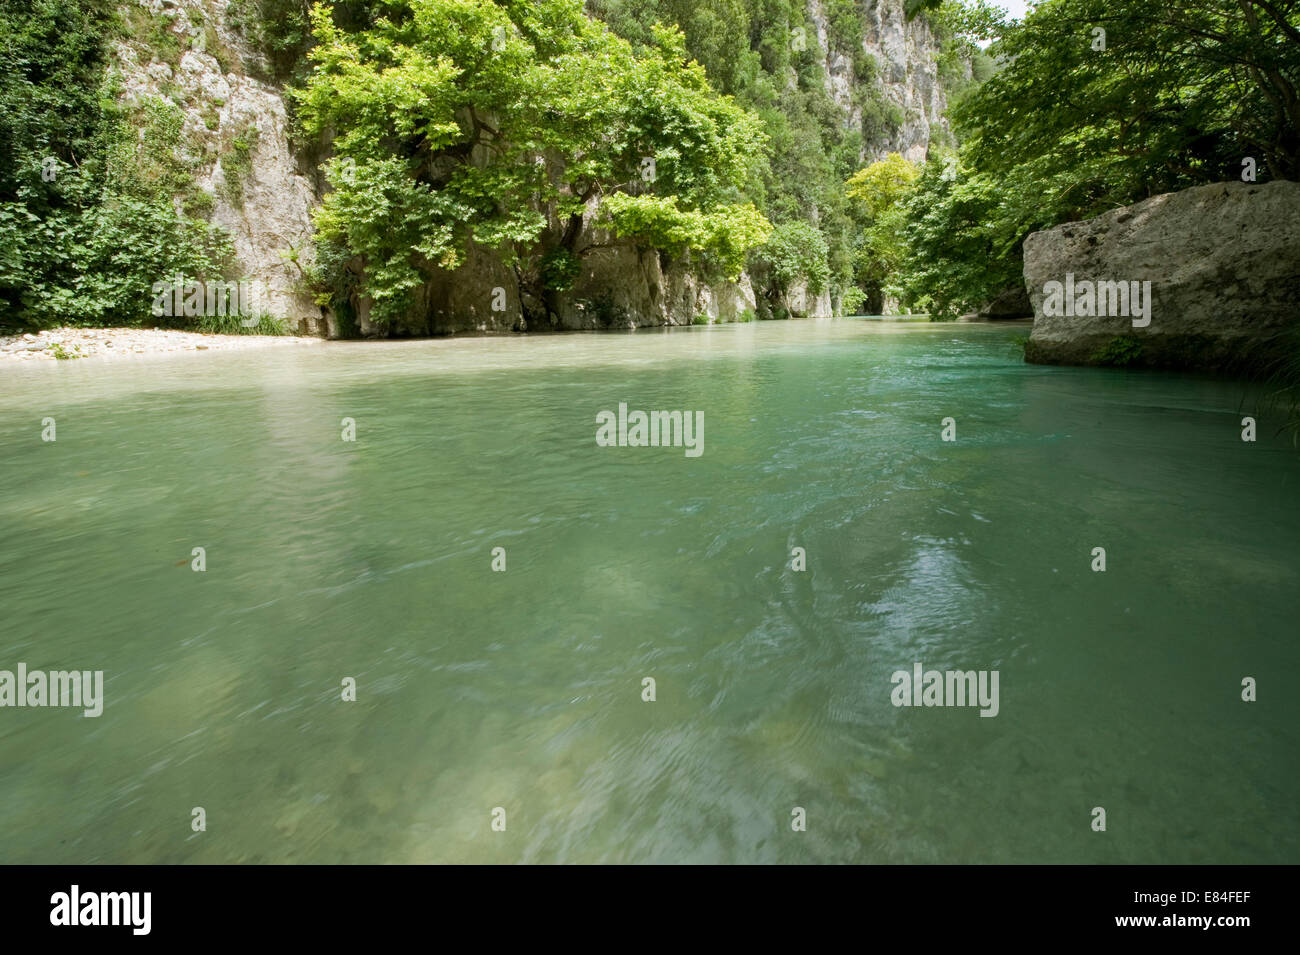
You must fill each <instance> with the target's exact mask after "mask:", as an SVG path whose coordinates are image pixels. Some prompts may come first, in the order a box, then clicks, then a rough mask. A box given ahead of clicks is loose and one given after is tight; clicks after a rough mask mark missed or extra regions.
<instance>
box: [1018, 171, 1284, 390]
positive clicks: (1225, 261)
mask: <svg viewBox="0 0 1300 955" xmlns="http://www.w3.org/2000/svg"><path fill="white" fill-rule="evenodd" d="M1024 253H1025V269H1024V276H1025V285H1026V288H1027V290H1028V292H1029V297H1030V300H1031V301H1032V303H1033V309H1034V327H1033V332H1032V334H1031V335H1030V338H1029V342H1028V344H1027V346H1026V349H1025V357H1026V358H1027V359H1028V360H1029V361H1033V362H1040V363H1047V364H1109V363H1122V364H1126V365H1133V366H1145V367H1156V368H1183V369H1198V370H1205V371H1219V372H1226V373H1233V374H1237V373H1257V372H1263V371H1267V370H1268V369H1269V368H1270V367H1271V366H1272V364H1273V362H1274V361H1276V360H1277V358H1278V357H1280V355H1281V354H1283V353H1284V351H1285V349H1287V348H1292V347H1294V342H1293V341H1291V340H1290V339H1291V336H1293V335H1294V334H1295V333H1296V330H1297V325H1298V322H1300V182H1286V181H1277V182H1270V183H1261V184H1248V183H1234V182H1230V183H1215V184H1212V185H1207V186H1197V187H1195V188H1192V189H1186V190H1183V191H1182V192H1173V193H1166V194H1164V195H1160V196H1155V197H1153V198H1151V199H1147V200H1144V201H1143V202H1139V203H1136V204H1134V205H1131V206H1124V207H1122V208H1119V209H1113V210H1111V211H1110V212H1107V213H1104V214H1103V215H1100V216H1097V217H1096V218H1094V219H1089V220H1087V221H1085V222H1067V223H1065V224H1063V225H1059V226H1056V227H1055V228H1052V229H1047V230H1045V231H1043V232H1035V233H1033V234H1032V235H1030V236H1029V238H1027V239H1026V240H1025V247H1024ZM1067 273H1070V274H1072V275H1073V282H1074V283H1075V286H1076V287H1079V283H1080V282H1082V281H1091V282H1097V281H1102V280H1107V281H1123V282H1128V283H1132V282H1138V283H1142V282H1150V283H1151V286H1150V288H1151V302H1150V324H1148V325H1146V326H1145V327H1135V326H1134V324H1133V321H1134V319H1133V318H1132V317H1131V316H1129V317H1125V316H1078V315H1073V316H1066V315H1047V314H1045V310H1044V302H1045V291H1044V286H1045V285H1046V283H1048V282H1052V281H1055V282H1062V283H1064V282H1065V281H1066V275H1067ZM1137 321H1138V322H1139V323H1141V322H1143V321H1145V319H1143V318H1138V319H1137Z"/></svg>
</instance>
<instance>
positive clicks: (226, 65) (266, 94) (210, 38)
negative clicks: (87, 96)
mask: <svg viewBox="0 0 1300 955" xmlns="http://www.w3.org/2000/svg"><path fill="white" fill-rule="evenodd" d="M136 2H137V4H138V6H139V7H141V8H142V10H143V12H145V13H146V14H147V15H148V16H149V17H151V18H153V19H156V20H157V22H158V25H159V27H160V28H162V29H164V30H166V31H168V32H170V33H172V34H174V35H175V36H176V38H177V39H178V40H179V41H180V46H181V50H182V52H181V55H180V59H179V62H178V63H175V64H169V63H165V62H161V61H160V60H158V59H157V53H156V52H155V51H151V50H149V49H148V47H147V45H146V44H144V43H141V42H132V41H131V40H126V41H119V42H118V43H117V44H116V46H115V51H114V52H115V57H114V59H115V66H116V68H117V70H118V71H119V73H120V75H121V78H122V94H121V95H122V99H123V102H124V103H125V104H126V105H127V106H128V107H130V108H134V109H142V108H143V106H144V103H145V102H146V101H147V100H148V99H150V98H152V99H156V100H162V101H165V102H169V103H172V104H173V105H175V106H176V107H177V108H179V109H180V111H181V114H182V117H183V126H182V130H181V142H180V146H179V147H178V149H177V158H178V159H179V160H180V161H181V162H183V163H185V164H186V165H187V166H189V167H190V168H191V169H192V171H193V175H194V182H195V188H196V189H199V190H202V191H203V192H206V193H207V194H208V195H209V196H211V199H212V203H211V209H212V211H211V216H210V219H211V221H212V222H213V223H214V224H216V225H219V226H221V227H223V228H224V229H226V230H227V232H228V233H229V234H230V238H231V242H232V244H233V246H234V249H235V256H236V260H237V262H236V273H237V275H238V276H246V277H248V278H250V279H252V280H253V285H254V290H255V292H256V293H257V298H258V310H259V311H266V312H267V313H269V314H271V315H273V316H274V317H276V318H278V319H280V320H282V321H283V322H284V324H285V325H286V327H287V330H288V331H290V332H294V333H302V334H311V335H315V334H324V333H326V332H328V331H329V330H330V329H329V328H328V327H327V325H328V322H327V319H326V317H325V316H324V314H323V312H322V309H321V308H320V306H318V305H316V304H315V303H314V302H313V301H312V298H311V296H309V295H308V294H306V293H305V292H304V291H303V290H302V289H301V284H300V283H301V279H302V278H303V270H304V269H306V268H307V267H309V265H310V264H311V262H312V256H313V245H312V231H313V227H312V221H311V210H312V208H313V207H314V206H315V204H316V202H317V197H316V194H315V191H314V189H313V188H312V185H311V183H310V181H309V180H308V179H307V177H306V176H304V175H303V174H302V172H301V171H300V170H299V168H298V162H297V159H296V157H295V156H294V153H293V150H292V148H291V146H290V142H289V122H288V116H287V114H286V111H285V104H284V97H283V94H282V92H281V90H280V89H279V88H278V87H276V86H274V85H271V84H268V83H265V82H262V81H261V80H258V79H255V78H254V77H252V76H249V75H247V74H246V73H245V72H244V70H243V65H244V64H245V63H247V62H252V61H255V60H256V59H257V55H256V54H255V53H254V52H253V51H252V50H251V49H250V48H249V47H248V44H247V43H246V42H245V40H244V38H243V37H242V36H241V35H240V34H239V33H238V32H237V31H235V30H232V29H230V28H229V27H228V26H227V24H226V17H225V12H226V6H227V5H226V3H225V0H136ZM236 140H240V141H242V142H245V143H247V144H249V148H248V150H247V163H246V166H245V165H243V164H240V165H236V164H235V163H234V162H232V161H231V160H230V158H229V157H231V156H232V153H233V151H234V143H235V141H236ZM232 170H236V171H234V172H232ZM235 175H238V177H239V182H238V183H232V182H230V178H231V177H232V176H235ZM176 202H177V205H178V207H179V206H181V205H182V204H183V202H184V197H181V196H178V197H176ZM293 258H296V259H297V261H296V262H294V261H292V259H293ZM160 278H162V277H161V276H160Z"/></svg>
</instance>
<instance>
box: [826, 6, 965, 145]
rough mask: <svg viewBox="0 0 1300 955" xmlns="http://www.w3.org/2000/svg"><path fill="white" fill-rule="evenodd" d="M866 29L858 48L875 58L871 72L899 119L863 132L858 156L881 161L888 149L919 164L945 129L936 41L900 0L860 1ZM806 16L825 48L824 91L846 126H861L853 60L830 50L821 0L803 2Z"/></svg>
mask: <svg viewBox="0 0 1300 955" xmlns="http://www.w3.org/2000/svg"><path fill="white" fill-rule="evenodd" d="M863 12H864V13H865V14H866V17H865V19H866V32H865V34H864V36H863V37H862V50H863V52H865V53H867V54H868V55H870V56H871V58H872V59H873V60H874V61H875V64H876V71H875V76H874V78H873V79H872V80H870V82H872V83H875V84H879V87H880V91H881V93H882V95H883V98H884V100H885V102H886V103H889V104H891V105H892V106H893V107H895V108H896V109H897V110H898V112H899V114H900V115H901V118H902V122H901V123H900V124H899V125H898V126H897V128H895V129H892V130H891V131H889V132H887V133H886V134H885V135H884V136H880V135H879V134H878V133H875V132H874V131H871V130H868V131H867V132H868V133H869V135H868V136H865V137H864V149H863V155H862V157H861V158H862V159H863V160H864V161H868V162H869V161H871V160H873V159H880V158H882V157H884V156H885V155H886V154H887V153H891V152H896V153H901V154H902V155H903V158H904V159H910V160H912V161H913V162H924V161H925V157H926V152H927V151H928V150H929V148H930V140H931V139H933V138H936V134H938V133H939V132H940V131H942V133H943V134H944V135H946V134H947V132H948V121H947V119H946V118H945V116H944V111H945V110H946V109H947V98H946V96H945V95H944V91H943V86H942V84H941V83H940V82H939V70H938V65H937V63H936V61H935V57H934V54H935V51H936V50H938V48H939V44H938V41H936V40H935V38H934V34H933V33H931V31H930V27H929V24H928V23H926V20H925V18H924V17H913V18H912V19H911V20H909V19H907V16H906V13H905V11H904V3H903V0H864V3H863ZM808 18H809V19H810V20H811V21H812V23H813V26H814V27H815V28H816V30H817V40H818V43H819V44H820V46H821V48H822V49H823V50H825V51H826V59H825V62H824V64H823V65H824V67H825V69H826V77H827V82H826V92H827V93H829V94H830V96H831V98H832V99H833V100H834V101H835V103H836V105H838V106H839V107H840V109H841V111H842V112H843V113H844V124H845V128H846V129H856V130H859V131H861V130H863V115H862V107H861V106H860V105H859V104H858V103H856V102H855V96H854V92H855V88H856V87H857V86H858V85H859V84H858V82H857V80H856V78H855V77H854V70H853V61H852V60H851V59H850V58H849V57H847V56H845V55H844V54H842V53H840V52H837V51H835V50H834V49H832V48H831V47H832V45H831V44H830V43H829V42H828V40H829V24H828V17H827V12H826V7H825V3H824V2H823V0H808Z"/></svg>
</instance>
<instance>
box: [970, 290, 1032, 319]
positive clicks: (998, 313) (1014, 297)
mask: <svg viewBox="0 0 1300 955" xmlns="http://www.w3.org/2000/svg"><path fill="white" fill-rule="evenodd" d="M1033 314H1034V307H1033V305H1031V304H1030V302H1029V295H1028V294H1027V293H1026V292H1025V290H1024V287H1023V286H1020V285H1017V286H1015V287H1013V288H1009V289H1007V290H1006V291H1004V292H1001V293H1000V294H998V295H996V296H994V297H993V300H992V301H990V302H988V303H987V304H985V305H984V307H983V308H981V309H980V310H979V311H978V312H977V313H976V317H977V318H980V319H991V320H994V321H996V320H999V319H1013V318H1031V317H1033Z"/></svg>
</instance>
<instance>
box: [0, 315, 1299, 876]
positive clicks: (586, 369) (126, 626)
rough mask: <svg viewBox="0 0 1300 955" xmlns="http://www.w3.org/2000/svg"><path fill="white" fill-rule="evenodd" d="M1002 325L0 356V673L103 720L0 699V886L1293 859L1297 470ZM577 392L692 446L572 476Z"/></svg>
mask: <svg viewBox="0 0 1300 955" xmlns="http://www.w3.org/2000/svg"><path fill="white" fill-rule="evenodd" d="M1015 333H1019V334H1023V329H1015V330H1008V329H1001V328H994V327H989V326H978V325H970V326H934V325H927V324H917V323H906V324H904V323H889V322H829V323H798V322H786V323H765V324H756V325H745V326H731V327H718V328H700V329H677V330H671V331H669V330H662V331H661V330H650V331H641V332H637V333H635V334H623V335H620V334H606V335H599V334H589V335H587V334H579V335H565V336H555V337H540V338H522V339H521V338H500V339H491V338H485V339H469V340H450V341H431V342H404V343H347V344H343V343H339V344H327V345H323V346H319V347H312V348H302V349H295V348H283V349H280V348H277V349H273V350H268V351H267V352H263V353H247V352H244V353H239V352H235V353H229V354H209V355H178V356H160V357H157V358H141V359H139V360H136V361H127V362H124V361H116V362H113V363H108V362H103V361H99V360H94V359H91V360H84V361H76V362H60V363H57V364H50V365H45V364H41V365H27V366H21V367H18V368H13V369H5V370H4V372H3V376H4V377H3V378H0V442H2V443H3V448H4V452H5V471H4V474H5V481H4V482H3V484H2V485H0V539H3V541H4V545H3V547H2V548H0V590H2V593H3V599H4V604H3V606H4V609H5V614H4V618H3V619H4V624H3V629H2V630H0V668H8V669H13V668H14V667H15V666H16V664H17V663H18V662H20V661H21V662H25V663H26V664H27V666H28V667H29V668H32V669H36V668H42V669H64V668H71V667H76V668H79V669H102V670H103V671H104V679H105V695H106V698H107V702H106V706H105V711H104V714H103V716H102V717H100V718H99V719H84V718H82V717H81V716H80V715H79V711H77V712H73V711H70V710H62V709H48V708H47V709H31V708H24V709H14V708H5V709H0V804H2V805H4V806H5V812H4V813H3V822H0V859H3V861H6V862H239V861H243V862H303V861H312V862H376V861H382V862H428V861H527V862H554V861H633V862H645V861H656V862H740V861H755V862H778V861H779V862H808V861H861V862H903V861H907V862H931V861H933V862H939V861H956V862H1035V861H1050V862H1291V863H1294V862H1297V861H1300V822H1298V821H1297V817H1296V815H1295V813H1294V812H1293V810H1292V808H1291V800H1292V794H1293V792H1294V789H1295V786H1296V783H1297V781H1300V779H1298V777H1300V773H1298V771H1297V756H1296V753H1297V752H1298V751H1300V748H1298V747H1297V738H1296V736H1297V733H1296V727H1297V725H1300V722H1298V721H1297V716H1298V715H1300V712H1298V710H1300V704H1298V703H1297V697H1296V694H1293V693H1291V692H1290V690H1289V688H1288V687H1287V686H1285V685H1279V680H1280V679H1283V678H1284V677H1283V676H1282V675H1284V674H1286V673H1289V672H1293V671H1294V669H1295V667H1296V665H1297V663H1300V649H1297V645H1296V643H1295V641H1294V640H1293V639H1291V637H1292V635H1293V633H1294V624H1293V622H1292V614H1291V610H1292V607H1291V604H1292V603H1293V601H1294V594H1295V593H1296V589H1297V582H1298V581H1297V576H1298V575H1300V571H1298V565H1297V560H1296V556H1297V543H1296V542H1297V540H1300V508H1297V507H1296V505H1295V498H1296V493H1297V490H1298V489H1300V485H1298V484H1297V467H1298V461H1300V459H1298V458H1297V456H1296V455H1295V454H1294V452H1292V451H1291V450H1290V449H1289V448H1288V446H1287V445H1286V444H1285V443H1284V442H1282V441H1281V440H1274V439H1273V438H1271V437H1269V435H1270V434H1271V431H1272V429H1271V428H1270V427H1267V426H1262V427H1261V429H1260V431H1261V440H1260V441H1259V442H1258V443H1257V444H1254V445H1246V444H1243V443H1242V442H1241V441H1240V439H1239V427H1238V425H1237V422H1238V421H1239V420H1240V410H1239V402H1240V400H1241V394H1240V389H1239V387H1238V386H1235V385H1232V384H1229V383H1221V382H1210V381H1205V380H1200V379H1195V378H1191V377H1182V376H1173V375H1162V374H1150V373H1148V374H1140V373H1128V372H1123V371H1100V370H1086V369H1062V368H1044V367H1034V366H1026V365H1024V364H1022V363H1021V362H1020V360H1019V358H1018V357H1017V355H1016V353H1015V350H1014V348H1013V347H1012V345H1011V339H1012V336H1013V334H1015ZM620 401H626V402H627V403H628V405H629V407H631V408H643V409H656V408H657V409H701V410H703V411H704V413H705V418H706V435H707V441H706V444H705V453H704V455H703V456H702V457H700V458H694V459H692V458H687V457H685V456H684V455H683V454H682V452H681V450H680V449H657V448H598V447H597V446H596V443H595V414H596V412H597V411H599V410H601V409H605V408H616V407H617V405H618V403H619V402H620ZM46 416H52V417H54V418H56V420H57V422H58V440H57V442H54V443H44V442H42V441H41V440H40V421H41V418H42V417H46ZM948 416H951V417H953V418H955V419H956V422H957V429H958V441H957V442H956V443H955V444H945V443H943V442H941V441H940V440H939V431H940V420H941V419H942V418H944V417H948ZM345 417H351V418H354V419H355V420H356V423H357V441H356V442H355V443H346V442H344V441H342V440H340V430H341V419H343V418H345ZM196 546H202V547H204V548H205V549H206V554H207V570H206V572H204V573H195V572H193V571H192V570H191V569H190V563H189V561H190V557H191V552H192V548H194V547H196ZM1096 546H1104V547H1105V548H1106V550H1107V572H1106V573H1104V574H1099V573H1092V572H1091V571H1090V569H1089V563H1090V560H1091V557H1090V552H1091V550H1092V548H1093V547H1096ZM496 547H502V548H505V551H506V554H507V561H508V563H507V570H506V572H504V573H493V572H492V571H491V553H492V550H493V548H496ZM795 547H802V548H804V549H805V551H806V553H807V570H806V571H805V572H797V571H794V570H792V569H791V552H792V549H793V548H795ZM916 661H921V662H923V663H924V664H925V666H926V667H927V668H934V669H941V670H946V669H976V670H982V669H997V670H999V671H1000V674H1001V711H1000V713H999V715H998V716H997V717H996V718H994V719H982V718H980V717H979V716H978V711H977V710H975V709H971V708H951V709H945V708H909V709H896V708H895V707H893V706H892V705H891V703H890V690H891V684H890V675H891V674H892V673H893V672H894V671H895V670H897V669H910V668H911V666H912V664H913V663H914V662H916ZM647 676H650V677H653V678H654V679H655V681H656V688H657V699H656V701H655V702H653V703H648V702H643V701H642V699H641V693H642V679H643V678H644V677H647ZM1244 676H1255V677H1256V678H1258V679H1259V680H1260V681H1261V683H1260V701H1259V702H1258V703H1255V704H1246V703H1243V702H1241V700H1240V689H1239V687H1240V680H1241V678H1242V677H1244ZM346 677H352V678H355V680H356V681H357V687H358V699H357V701H356V702H355V703H345V702H343V701H342V700H341V699H340V695H341V691H340V687H341V682H342V681H343V679H344V678H346ZM197 806H202V807H203V808H204V809H205V811H206V814H207V820H208V828H207V831H206V832H203V833H194V832H192V831H191V828H190V820H191V810H192V809H193V808H194V807H197ZM498 806H499V807H503V808H505V809H506V812H507V829H506V831H505V832H504V833H501V832H493V831H492V830H491V828H490V822H491V813H492V810H493V808H494V807H498ZM796 806H800V807H804V808H805V809H806V811H807V817H808V829H807V831H806V832H794V831H792V830H791V826H790V820H791V810H792V808H793V807H796ZM1094 806H1104V807H1105V808H1106V810H1107V815H1108V831H1107V832H1106V833H1104V834H1102V833H1094V832H1092V831H1091V830H1090V828H1089V823H1090V821H1091V810H1092V808H1093V807H1094Z"/></svg>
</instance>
